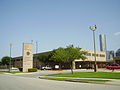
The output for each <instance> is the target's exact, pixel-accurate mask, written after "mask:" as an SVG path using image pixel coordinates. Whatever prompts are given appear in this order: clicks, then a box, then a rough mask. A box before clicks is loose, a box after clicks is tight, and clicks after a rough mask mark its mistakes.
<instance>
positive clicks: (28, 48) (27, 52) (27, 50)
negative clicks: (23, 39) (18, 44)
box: [23, 43, 33, 72]
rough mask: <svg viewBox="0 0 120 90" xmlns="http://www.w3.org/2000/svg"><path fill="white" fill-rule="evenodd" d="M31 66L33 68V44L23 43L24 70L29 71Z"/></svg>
mask: <svg viewBox="0 0 120 90" xmlns="http://www.w3.org/2000/svg"><path fill="white" fill-rule="evenodd" d="M29 68H33V54H32V44H31V43H23V72H28V69H29Z"/></svg>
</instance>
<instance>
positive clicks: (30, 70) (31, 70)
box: [28, 68, 37, 72]
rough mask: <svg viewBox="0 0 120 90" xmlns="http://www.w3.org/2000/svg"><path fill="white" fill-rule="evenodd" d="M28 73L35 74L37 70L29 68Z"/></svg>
mask: <svg viewBox="0 0 120 90" xmlns="http://www.w3.org/2000/svg"><path fill="white" fill-rule="evenodd" d="M28 72H37V68H29V69H28Z"/></svg>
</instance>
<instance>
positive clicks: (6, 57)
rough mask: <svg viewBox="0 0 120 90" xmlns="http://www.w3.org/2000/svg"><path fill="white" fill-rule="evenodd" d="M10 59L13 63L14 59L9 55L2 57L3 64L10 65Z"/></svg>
mask: <svg viewBox="0 0 120 90" xmlns="http://www.w3.org/2000/svg"><path fill="white" fill-rule="evenodd" d="M10 60H11V64H13V60H12V58H10V57H9V56H5V57H3V58H2V59H1V61H2V64H3V65H9V64H10Z"/></svg>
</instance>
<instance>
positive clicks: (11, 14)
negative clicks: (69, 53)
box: [0, 0, 120, 58]
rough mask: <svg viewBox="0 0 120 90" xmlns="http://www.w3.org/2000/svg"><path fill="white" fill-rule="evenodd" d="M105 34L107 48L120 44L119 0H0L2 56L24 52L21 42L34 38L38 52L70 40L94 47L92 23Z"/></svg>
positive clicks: (98, 30)
mask: <svg viewBox="0 0 120 90" xmlns="http://www.w3.org/2000/svg"><path fill="white" fill-rule="evenodd" d="M93 25H97V29H96V31H95V35H96V48H97V51H99V50H100V48H99V47H100V43H99V34H105V35H106V40H107V50H114V51H116V50H117V49H119V48H120V0H0V58H2V57H3V56H9V54H10V43H12V57H16V56H21V55H22V44H23V43H31V41H32V40H33V45H34V46H33V47H34V48H33V53H35V48H36V42H37V43H38V52H46V51H50V50H53V49H56V48H59V47H66V46H68V45H70V44H73V45H74V46H76V47H77V46H79V47H81V48H84V49H91V50H93V36H92V31H91V30H90V29H89V26H93Z"/></svg>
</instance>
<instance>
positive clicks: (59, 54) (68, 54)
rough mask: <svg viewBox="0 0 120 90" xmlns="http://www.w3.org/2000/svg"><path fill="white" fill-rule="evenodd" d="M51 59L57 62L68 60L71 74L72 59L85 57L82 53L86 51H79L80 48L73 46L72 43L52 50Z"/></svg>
mask: <svg viewBox="0 0 120 90" xmlns="http://www.w3.org/2000/svg"><path fill="white" fill-rule="evenodd" d="M52 53H53V54H52V56H51V59H52V60H53V61H58V62H68V63H70V67H71V72H72V74H73V61H74V60H75V59H82V60H84V59H86V57H85V56H84V54H85V53H86V52H84V51H81V48H79V47H74V46H73V45H69V46H67V48H58V49H56V50H53V52H52Z"/></svg>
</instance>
